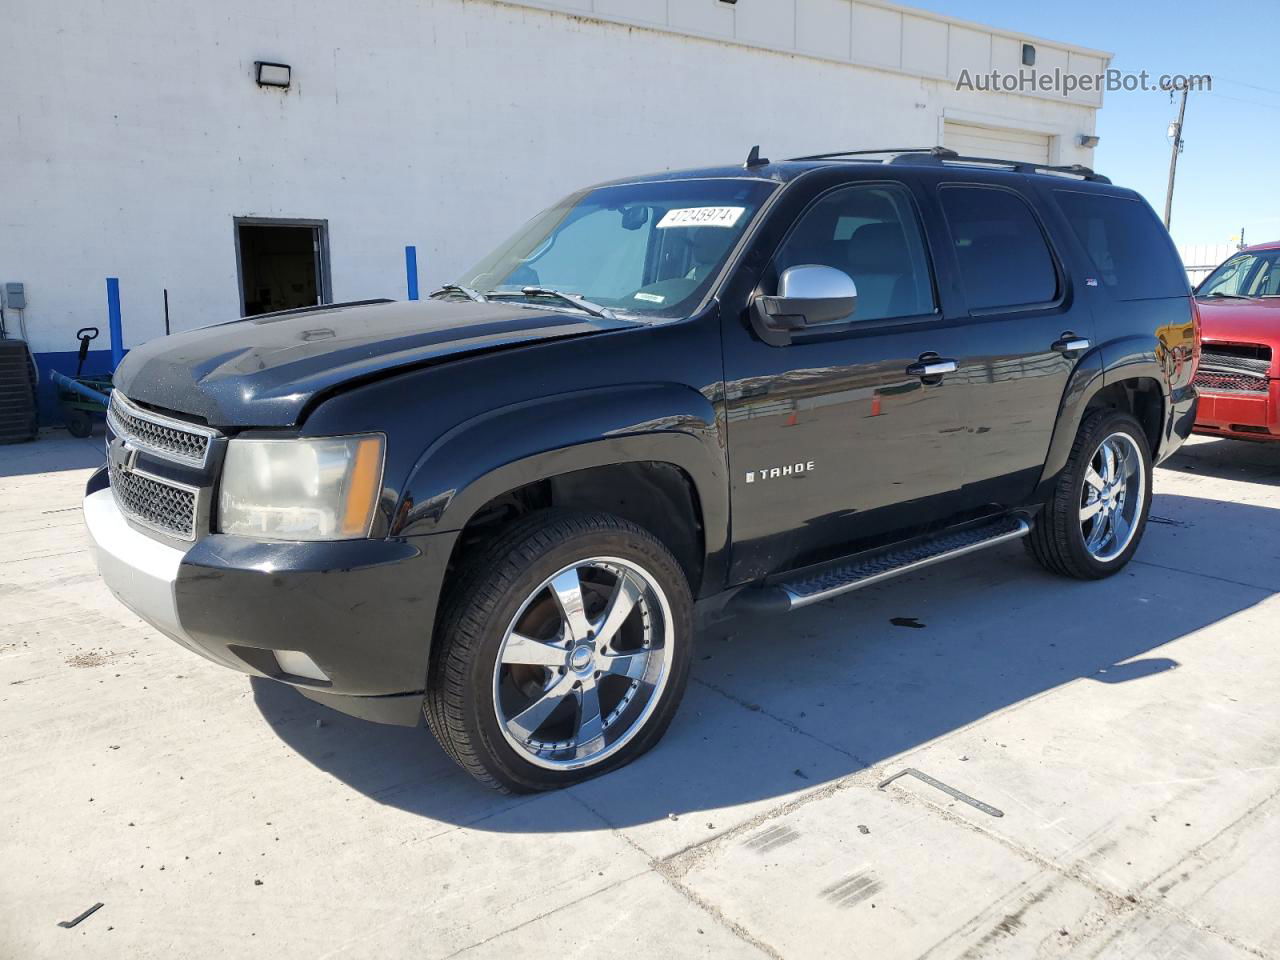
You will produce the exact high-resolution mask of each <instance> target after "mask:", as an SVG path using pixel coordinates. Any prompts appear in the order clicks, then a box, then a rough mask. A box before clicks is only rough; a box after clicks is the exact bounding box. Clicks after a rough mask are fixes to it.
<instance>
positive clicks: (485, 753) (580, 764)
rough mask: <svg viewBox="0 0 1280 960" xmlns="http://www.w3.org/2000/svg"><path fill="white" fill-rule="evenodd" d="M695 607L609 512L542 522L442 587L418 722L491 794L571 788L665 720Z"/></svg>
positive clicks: (682, 670) (674, 702)
mask: <svg viewBox="0 0 1280 960" xmlns="http://www.w3.org/2000/svg"><path fill="white" fill-rule="evenodd" d="M692 641H693V600H692V597H691V595H690V592H689V585H688V582H687V580H686V579H685V575H684V572H683V571H682V570H681V568H680V566H679V564H678V563H677V562H676V560H675V558H674V557H673V556H672V555H671V553H670V551H668V550H667V548H666V547H664V546H663V545H662V544H661V543H660V542H659V541H658V540H657V539H656V538H655V537H653V536H652V535H651V534H650V533H648V532H647V531H645V530H643V529H641V528H640V527H638V526H636V525H635V524H632V523H629V522H627V521H625V520H622V519H620V518H618V517H614V516H611V515H609V514H584V513H577V512H569V511H559V510H555V511H543V512H540V513H537V514H533V515H531V516H530V517H527V518H525V519H524V520H523V521H521V522H519V523H518V524H516V525H515V526H514V527H513V528H512V529H511V530H510V531H508V532H507V533H506V534H505V535H504V536H502V537H500V538H499V539H498V540H497V541H496V542H495V543H494V544H493V545H492V546H490V547H489V548H488V549H487V550H485V551H484V552H483V553H482V554H481V555H480V556H478V557H476V558H475V560H474V561H473V562H472V563H471V564H469V566H468V568H467V570H466V571H465V572H464V573H463V574H462V575H461V576H460V578H459V580H458V581H457V582H456V584H455V586H454V587H453V588H452V596H451V597H450V599H449V600H448V605H447V607H446V609H445V610H444V611H443V614H442V617H441V620H440V632H439V634H438V636H437V639H436V644H435V648H434V650H433V651H432V656H431V666H430V670H429V676H428V681H427V696H426V702H425V706H424V709H425V712H426V716H427V722H428V723H429V725H430V726H431V730H432V732H433V733H434V734H435V735H436V738H437V739H438V740H439V741H440V743H441V745H442V746H443V747H444V749H445V751H446V752H447V753H448V754H449V755H450V756H451V757H453V759H454V760H455V761H457V763H458V764H459V765H460V766H462V767H463V769H465V770H466V771H467V772H468V773H470V774H471V775H472V776H474V777H475V778H476V779H478V780H480V781H481V782H482V783H485V784H487V785H489V786H492V787H495V788H497V789H499V790H504V791H509V792H531V791H536V790H549V789H555V788H558V787H564V786H568V785H570V784H573V783H577V782H579V781H581V780H585V779H588V778H590V777H594V776H597V775H599V774H601V773H604V772H606V771H608V770H613V769H616V768H618V767H620V766H622V765H623V764H626V763H629V762H630V761H631V760H634V759H635V758H636V757H638V756H640V755H641V754H642V753H644V752H645V751H646V750H648V749H649V748H650V747H652V746H653V745H654V744H655V743H656V742H657V741H658V740H659V739H660V738H661V736H662V734H663V733H664V732H665V731H666V728H667V726H668V725H669V724H670V722H671V719H672V717H673V716H674V715H675V711H676V708H677V706H678V705H679V702H680V698H681V697H682V695H683V693H684V688H685V684H686V682H687V680H688V675H689V665H690V663H691V660H692V650H691V645H692Z"/></svg>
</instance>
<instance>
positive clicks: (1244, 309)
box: [1196, 297, 1280, 353]
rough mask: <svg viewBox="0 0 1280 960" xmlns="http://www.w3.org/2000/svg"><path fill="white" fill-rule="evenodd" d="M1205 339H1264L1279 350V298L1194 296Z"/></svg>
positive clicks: (1246, 340) (1234, 340)
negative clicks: (1227, 298) (1219, 298)
mask: <svg viewBox="0 0 1280 960" xmlns="http://www.w3.org/2000/svg"><path fill="white" fill-rule="evenodd" d="M1196 305H1197V306H1199V308H1200V328H1201V333H1202V335H1203V337H1204V339H1205V340H1217V341H1226V342H1229V343H1265V344H1268V345H1270V346H1271V348H1272V349H1273V351H1274V352H1276V353H1280V299H1268V300H1225V299H1224V300H1206V299H1201V298H1199V297H1197V298H1196Z"/></svg>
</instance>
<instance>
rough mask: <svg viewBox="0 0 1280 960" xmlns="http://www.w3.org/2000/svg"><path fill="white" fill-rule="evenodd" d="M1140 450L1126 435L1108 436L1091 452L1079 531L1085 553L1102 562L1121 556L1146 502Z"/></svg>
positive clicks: (1114, 434) (1082, 494) (1143, 466)
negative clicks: (1082, 538) (1082, 537)
mask: <svg viewBox="0 0 1280 960" xmlns="http://www.w3.org/2000/svg"><path fill="white" fill-rule="evenodd" d="M1146 484H1147V471H1146V464H1145V463H1144V462H1143V456H1142V451H1141V450H1140V449H1139V448H1138V444H1137V442H1136V441H1135V440H1134V439H1133V437H1131V436H1129V435H1128V434H1127V433H1121V432H1116V433H1113V434H1111V435H1110V436H1109V437H1107V438H1106V439H1105V440H1103V441H1102V443H1101V444H1099V445H1098V449H1097V450H1096V451H1095V452H1094V454H1093V457H1092V458H1090V460H1089V466H1088V467H1087V468H1086V470H1085V474H1084V488H1083V489H1082V490H1081V492H1080V532H1081V533H1082V534H1083V535H1084V546H1085V549H1086V550H1088V551H1089V554H1090V555H1091V556H1092V557H1093V558H1094V559H1095V560H1099V561H1101V562H1103V563H1107V562H1109V561H1111V560H1114V559H1115V558H1116V557H1118V556H1120V554H1122V553H1124V551H1125V549H1126V548H1127V547H1128V546H1129V543H1130V542H1131V541H1132V540H1133V535H1134V533H1135V532H1137V529H1138V521H1139V519H1140V518H1141V514H1142V508H1143V504H1144V503H1145V501H1146V492H1147V491H1146Z"/></svg>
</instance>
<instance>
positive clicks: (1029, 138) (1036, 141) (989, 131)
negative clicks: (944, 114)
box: [943, 120, 1049, 163]
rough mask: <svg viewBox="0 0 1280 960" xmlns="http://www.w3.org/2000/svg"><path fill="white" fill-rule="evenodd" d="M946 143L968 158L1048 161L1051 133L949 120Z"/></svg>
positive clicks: (1033, 161) (944, 135) (945, 130)
mask: <svg viewBox="0 0 1280 960" xmlns="http://www.w3.org/2000/svg"><path fill="white" fill-rule="evenodd" d="M943 138H944V139H943V146H946V147H950V148H951V149H952V150H955V151H956V152H957V153H961V154H964V155H965V156H967V157H992V158H995V159H998V160H1022V161H1026V162H1030V163H1048V162H1049V135H1048V134H1045V133H1032V132H1030V131H1028V130H1010V129H1006V128H1004V127H983V126H978V125H977V124H972V123H956V122H955V121H953V120H948V121H946V125H945V127H944V130H943Z"/></svg>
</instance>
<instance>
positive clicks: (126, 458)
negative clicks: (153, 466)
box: [114, 440, 138, 473]
mask: <svg viewBox="0 0 1280 960" xmlns="http://www.w3.org/2000/svg"><path fill="white" fill-rule="evenodd" d="M114 452H115V461H116V466H117V467H118V468H119V469H120V470H122V471H124V472H125V473H133V471H134V469H135V468H136V467H137V466H138V448H137V447H135V446H133V445H132V444H130V443H129V442H128V441H127V440H120V441H119V442H118V443H117V445H116V448H115V451H114Z"/></svg>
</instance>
